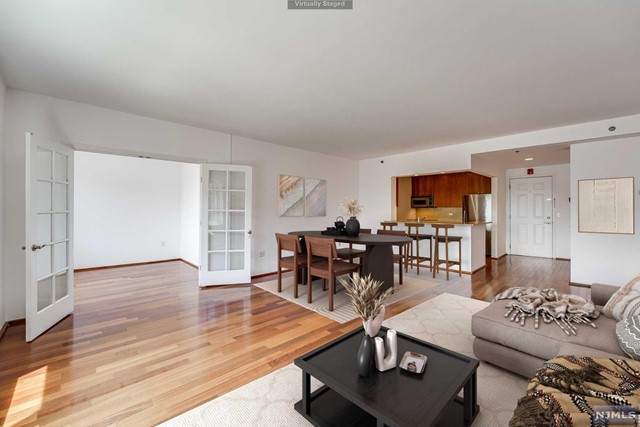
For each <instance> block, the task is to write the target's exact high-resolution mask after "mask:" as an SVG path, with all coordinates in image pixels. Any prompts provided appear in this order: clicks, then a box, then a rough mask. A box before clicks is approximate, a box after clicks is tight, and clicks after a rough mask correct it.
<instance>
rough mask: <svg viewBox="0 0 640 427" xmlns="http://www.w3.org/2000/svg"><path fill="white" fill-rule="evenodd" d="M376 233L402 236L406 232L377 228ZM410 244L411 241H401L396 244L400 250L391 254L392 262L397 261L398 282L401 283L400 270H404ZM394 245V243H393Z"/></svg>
mask: <svg viewBox="0 0 640 427" xmlns="http://www.w3.org/2000/svg"><path fill="white" fill-rule="evenodd" d="M377 234H383V235H387V236H402V237H407V233H406V232H404V231H402V230H378V231H377ZM410 244H411V242H409V243H403V244H399V245H397V246H398V247H399V248H400V250H399V252H400V253H398V254H393V262H395V263H397V264H398V266H399V268H398V279H399V280H398V283H399V284H401V285H402V270H404V268H405V264H406V262H407V254H408V251H409V245H410ZM394 246H395V245H394Z"/></svg>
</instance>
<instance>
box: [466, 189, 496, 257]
mask: <svg viewBox="0 0 640 427" xmlns="http://www.w3.org/2000/svg"><path fill="white" fill-rule="evenodd" d="M462 215H463V219H464V221H465V222H486V223H487V224H486V227H487V233H486V234H487V239H486V248H487V249H486V254H487V256H490V255H491V228H492V227H491V194H467V195H465V196H462Z"/></svg>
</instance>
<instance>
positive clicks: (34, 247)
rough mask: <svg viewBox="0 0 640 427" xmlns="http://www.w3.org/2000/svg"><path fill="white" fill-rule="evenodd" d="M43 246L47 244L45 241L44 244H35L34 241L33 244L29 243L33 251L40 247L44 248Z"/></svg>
mask: <svg viewBox="0 0 640 427" xmlns="http://www.w3.org/2000/svg"><path fill="white" fill-rule="evenodd" d="M45 246H47V244H46V243H45V244H44V245H36V244H35V243H34V244H33V245H31V250H32V251H34V252H35V251H37V250H38V249H42V248H44V247H45Z"/></svg>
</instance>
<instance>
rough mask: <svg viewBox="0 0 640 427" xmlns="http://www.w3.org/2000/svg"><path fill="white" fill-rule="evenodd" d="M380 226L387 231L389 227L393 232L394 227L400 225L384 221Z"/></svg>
mask: <svg viewBox="0 0 640 427" xmlns="http://www.w3.org/2000/svg"><path fill="white" fill-rule="evenodd" d="M380 225H381V226H382V229H383V230H385V231H387V227H389V230H393V227H397V226H398V223H397V222H394V221H382V222H381V223H380Z"/></svg>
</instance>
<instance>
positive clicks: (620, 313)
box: [602, 276, 640, 320]
mask: <svg viewBox="0 0 640 427" xmlns="http://www.w3.org/2000/svg"><path fill="white" fill-rule="evenodd" d="M602 314H604V315H605V316H607V317H611V318H613V319H616V320H622V319H626V318H627V317H630V316H637V315H640V276H636V277H635V278H633V279H632V280H631V281H630V282H629V283H627V284H626V285H624V286H623V287H621V288H620V289H618V290H617V291H616V293H615V294H613V296H612V297H611V298H610V299H609V301H607V303H606V304H605V306H604V307H603V308H602Z"/></svg>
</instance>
